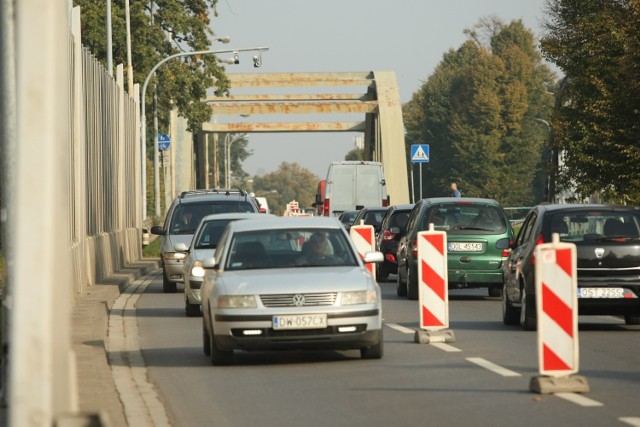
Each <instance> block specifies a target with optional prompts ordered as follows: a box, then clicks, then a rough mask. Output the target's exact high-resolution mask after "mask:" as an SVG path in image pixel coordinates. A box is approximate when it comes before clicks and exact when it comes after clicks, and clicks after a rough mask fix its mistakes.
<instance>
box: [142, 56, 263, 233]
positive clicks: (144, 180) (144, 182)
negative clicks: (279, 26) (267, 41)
mask: <svg viewBox="0 0 640 427" xmlns="http://www.w3.org/2000/svg"><path fill="white" fill-rule="evenodd" d="M267 50H269V48H268V47H252V48H243V49H223V50H198V51H194V52H180V53H175V54H173V55H170V56H167V57H166V58H164V59H163V60H161V61H160V62H158V63H157V64H156V65H154V66H153V68H152V69H151V71H149V74H148V75H147V78H146V79H145V80H144V84H143V85H142V94H141V96H140V99H141V102H140V116H141V123H140V126H141V130H140V147H141V149H142V200H144V204H143V207H142V217H143V220H144V219H145V218H146V217H147V178H146V177H147V166H146V160H145V159H146V154H145V153H146V141H147V116H146V108H145V96H146V93H147V86H148V85H149V81H150V80H151V76H153V74H154V73H155V72H156V70H157V69H158V68H159V67H160V66H161V65H162V64H164V63H165V62H167V61H170V60H172V59H175V58H179V57H183V56H195V55H215V54H219V53H236V52H251V51H260V52H263V51H267ZM153 146H154V149H153V156H154V161H153V166H154V183H155V191H154V194H155V208H156V215H157V214H159V211H160V198H159V193H160V179H159V175H160V171H159V168H158V154H159V151H158V143H157V141H154V144H153Z"/></svg>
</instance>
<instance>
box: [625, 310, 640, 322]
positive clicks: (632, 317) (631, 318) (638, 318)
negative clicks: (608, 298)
mask: <svg viewBox="0 0 640 427" xmlns="http://www.w3.org/2000/svg"><path fill="white" fill-rule="evenodd" d="M624 323H626V324H627V325H640V314H637V313H636V314H625V315H624Z"/></svg>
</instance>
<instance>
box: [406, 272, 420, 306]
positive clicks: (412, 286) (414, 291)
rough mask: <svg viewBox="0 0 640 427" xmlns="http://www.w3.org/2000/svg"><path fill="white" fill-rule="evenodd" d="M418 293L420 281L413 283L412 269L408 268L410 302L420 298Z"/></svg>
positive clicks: (408, 295)
mask: <svg viewBox="0 0 640 427" xmlns="http://www.w3.org/2000/svg"><path fill="white" fill-rule="evenodd" d="M419 296H420V295H419V293H418V280H417V279H416V280H415V283H413V278H412V277H411V268H407V298H409V299H410V300H417V299H418V297H419Z"/></svg>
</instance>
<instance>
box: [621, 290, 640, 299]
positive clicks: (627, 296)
mask: <svg viewBox="0 0 640 427" xmlns="http://www.w3.org/2000/svg"><path fill="white" fill-rule="evenodd" d="M622 297H623V298H625V299H631V298H638V297H637V296H636V294H634V293H633V291H632V290H631V289H625V290H624V293H623V294H622Z"/></svg>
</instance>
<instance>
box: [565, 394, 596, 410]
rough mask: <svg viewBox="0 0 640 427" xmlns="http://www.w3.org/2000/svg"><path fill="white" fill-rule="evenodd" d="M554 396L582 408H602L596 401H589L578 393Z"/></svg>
mask: <svg viewBox="0 0 640 427" xmlns="http://www.w3.org/2000/svg"><path fill="white" fill-rule="evenodd" d="M554 395H555V396H558V397H559V398H561V399H564V400H568V401H569V402H572V403H575V404H576V405H580V406H583V407H595V406H604V404H602V403H600V402H598V401H597V400H593V399H589V398H588V397H585V396H583V395H581V394H578V393H554Z"/></svg>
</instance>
